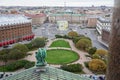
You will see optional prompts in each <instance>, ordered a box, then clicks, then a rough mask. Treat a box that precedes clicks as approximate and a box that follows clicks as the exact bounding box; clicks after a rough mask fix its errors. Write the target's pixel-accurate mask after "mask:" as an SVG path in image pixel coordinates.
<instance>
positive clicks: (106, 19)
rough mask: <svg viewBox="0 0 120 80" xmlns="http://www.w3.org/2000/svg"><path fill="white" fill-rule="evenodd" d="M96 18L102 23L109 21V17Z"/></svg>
mask: <svg viewBox="0 0 120 80" xmlns="http://www.w3.org/2000/svg"><path fill="white" fill-rule="evenodd" d="M98 20H99V21H100V22H102V23H111V18H103V17H99V18H98Z"/></svg>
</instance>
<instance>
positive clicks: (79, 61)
mask: <svg viewBox="0 0 120 80" xmlns="http://www.w3.org/2000/svg"><path fill="white" fill-rule="evenodd" d="M55 40H58V39H54V40H49V41H48V42H47V44H46V47H47V49H67V50H73V51H75V52H76V53H78V55H79V56H80V58H79V59H78V60H77V61H75V62H73V63H80V64H82V65H83V71H84V72H85V73H86V74H92V72H91V71H90V70H89V69H87V68H86V67H85V65H84V62H87V61H90V60H91V59H89V58H87V57H86V56H85V55H88V53H87V52H83V51H80V50H79V49H77V48H76V47H75V45H74V43H73V42H72V40H68V39H62V40H65V41H67V42H69V44H70V46H71V48H62V47H54V48H49V46H50V45H51V43H52V42H53V41H55ZM36 51H37V50H34V51H30V52H29V53H31V54H32V55H29V56H27V57H26V58H25V59H27V60H30V61H36V59H35V52H36ZM49 65H50V66H54V67H60V65H53V64H49Z"/></svg>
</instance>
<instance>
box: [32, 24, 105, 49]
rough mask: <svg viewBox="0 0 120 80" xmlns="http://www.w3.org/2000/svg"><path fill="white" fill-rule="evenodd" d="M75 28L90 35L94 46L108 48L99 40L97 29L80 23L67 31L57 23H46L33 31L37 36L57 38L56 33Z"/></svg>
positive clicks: (65, 32) (63, 32) (64, 32)
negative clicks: (80, 25)
mask: <svg viewBox="0 0 120 80" xmlns="http://www.w3.org/2000/svg"><path fill="white" fill-rule="evenodd" d="M71 30H74V31H77V32H78V33H79V34H83V35H85V36H88V37H90V38H91V40H92V43H93V47H96V48H98V49H107V47H105V46H104V45H102V44H101V43H100V42H98V40H97V34H96V30H95V29H89V28H82V29H81V28H80V27H79V26H78V25H69V29H68V30H66V31H60V30H58V28H57V25H56V24H51V23H46V24H43V25H41V26H39V27H37V29H33V33H34V34H35V35H36V37H42V36H44V37H48V39H53V38H55V35H56V34H67V33H68V32H69V31H71Z"/></svg>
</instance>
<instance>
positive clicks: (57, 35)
mask: <svg viewBox="0 0 120 80" xmlns="http://www.w3.org/2000/svg"><path fill="white" fill-rule="evenodd" d="M55 37H56V38H63V36H62V35H59V34H56V35H55Z"/></svg>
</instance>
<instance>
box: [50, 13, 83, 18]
mask: <svg viewBox="0 0 120 80" xmlns="http://www.w3.org/2000/svg"><path fill="white" fill-rule="evenodd" d="M63 15H70V16H78V17H79V16H85V14H69V13H68V14H66V13H57V14H50V16H63Z"/></svg>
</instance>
